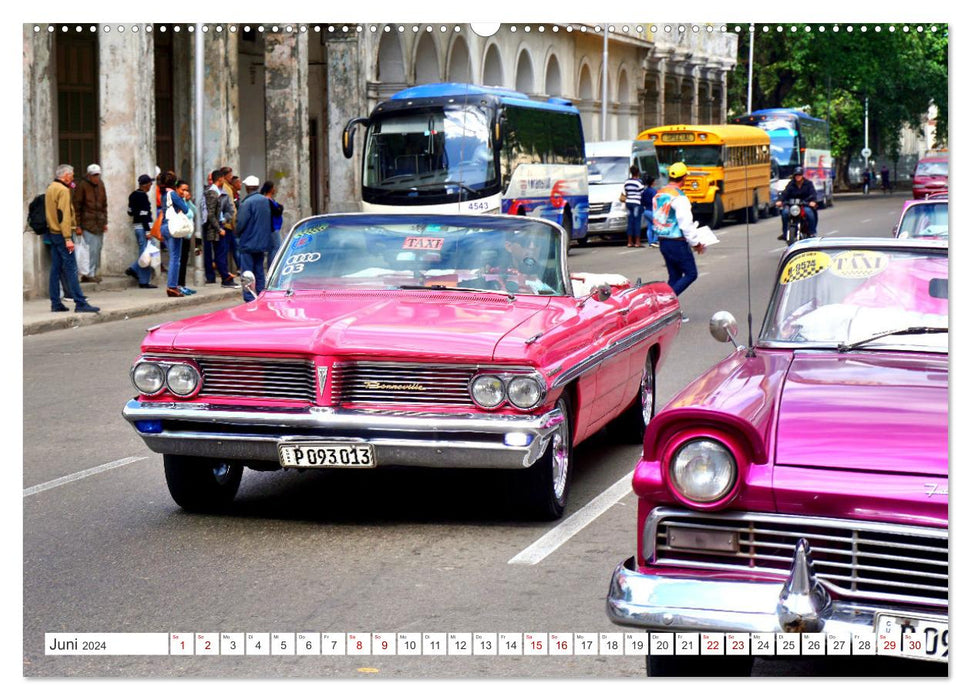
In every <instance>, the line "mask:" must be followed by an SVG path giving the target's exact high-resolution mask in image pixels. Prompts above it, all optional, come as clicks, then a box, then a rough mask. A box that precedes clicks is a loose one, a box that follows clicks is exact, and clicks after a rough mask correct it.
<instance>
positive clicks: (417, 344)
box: [143, 290, 550, 361]
mask: <svg viewBox="0 0 971 700" xmlns="http://www.w3.org/2000/svg"><path fill="white" fill-rule="evenodd" d="M549 303H550V300H549V299H548V298H541V297H526V296H520V297H517V298H516V299H515V301H510V300H509V299H508V298H507V297H505V296H504V295H499V294H477V293H474V292H440V293H439V292H423V291H417V292H411V291H395V290H389V291H369V290H364V291H360V292H354V293H344V292H313V293H311V292H298V293H295V294H294V295H293V296H292V297H289V298H288V297H286V296H285V295H284V294H283V293H280V292H269V293H266V294H264V295H262V296H261V297H260V298H259V299H258V300H257V301H255V302H252V303H250V304H242V305H239V306H235V307H233V308H230V309H225V310H222V311H218V312H216V313H212V314H207V315H204V316H197V317H195V318H191V319H187V320H185V321H176V322H173V323H170V324H166V325H164V326H161V327H160V328H158V329H157V330H155V331H153V332H152V333H150V334H149V336H148V337H147V338H146V339H145V342H144V343H143V348H144V349H145V350H146V351H149V350H153V351H156V352H159V351H166V350H172V351H179V352H193V353H200V354H203V353H214V354H215V353H231V354H236V353H241V354H253V355H260V354H313V355H335V354H339V355H367V356H368V357H370V358H375V359H376V358H377V357H389V356H390V357H396V358H408V357H411V358H421V359H448V360H451V361H454V360H455V359H457V358H459V359H464V360H469V361H488V360H491V359H492V358H493V355H494V351H495V347H496V345H497V343H498V342H499V341H500V340H501V339H502V338H503V337H504V336H505V335H506V334H508V333H509V332H510V331H512V330H513V329H515V328H516V327H517V326H519V325H521V324H523V323H525V322H526V321H528V320H529V319H530V318H532V317H533V316H534V315H536V314H537V313H539V312H541V311H542V310H543V309H545V308H546V307H547V306H548V305H549Z"/></svg>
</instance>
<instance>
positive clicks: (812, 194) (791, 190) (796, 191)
mask: <svg viewBox="0 0 971 700" xmlns="http://www.w3.org/2000/svg"><path fill="white" fill-rule="evenodd" d="M791 199H801V200H802V201H803V203H804V204H806V207H805V208H804V210H805V212H806V221H807V223H808V224H809V235H810V236H815V235H816V218H817V217H816V188H815V187H814V186H813V183H812V182H810V181H809V180H807V179H806V178H805V177H804V176H803V172H802V167H800V166H797V167H796V169H795V170H793V171H792V179H791V180H789V184H788V185H786V188H785V189H784V190H783V191H782V194H781V195H779V199H778V201H777V202H776V203H775V205H776V206H777V207H779V208H781V209H782V212H781V213H782V235H781V236H779V240H780V241H784V240H785V239H786V230H787V229H788V228H789V209H788V208H787V207H785V206H783V202H787V201H789V200H791Z"/></svg>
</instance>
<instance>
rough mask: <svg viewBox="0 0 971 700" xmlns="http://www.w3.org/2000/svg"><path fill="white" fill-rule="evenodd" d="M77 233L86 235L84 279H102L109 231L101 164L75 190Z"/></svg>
mask: <svg viewBox="0 0 971 700" xmlns="http://www.w3.org/2000/svg"><path fill="white" fill-rule="evenodd" d="M74 213H75V215H76V216H77V220H76V224H75V225H76V228H75V233H76V234H77V235H78V236H79V237H83V238H84V245H85V246H86V247H87V253H88V255H87V264H86V265H82V267H83V269H81V270H79V272H80V273H81V281H82V282H100V281H101V275H100V274H99V273H100V271H101V248H102V247H103V244H104V234H105V231H107V230H108V195H107V193H106V191H105V185H104V182H102V181H101V166H100V165H98V164H97V163H92V164H91V165H89V166H88V172H87V175H86V177H85V178H84V179H83V180H81V182H79V183H78V186H77V187H76V188H75V190H74Z"/></svg>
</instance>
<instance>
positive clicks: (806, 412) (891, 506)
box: [607, 237, 948, 675]
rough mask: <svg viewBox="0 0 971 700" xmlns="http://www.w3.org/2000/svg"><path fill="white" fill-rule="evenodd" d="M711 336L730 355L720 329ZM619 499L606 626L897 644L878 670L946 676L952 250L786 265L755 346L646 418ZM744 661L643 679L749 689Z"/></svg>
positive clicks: (661, 667)
mask: <svg viewBox="0 0 971 700" xmlns="http://www.w3.org/2000/svg"><path fill="white" fill-rule="evenodd" d="M710 329H711V332H712V335H713V336H715V338H716V339H717V340H720V341H726V342H727V341H729V340H730V341H731V342H732V343H733V344H734V343H735V340H734V339H735V336H736V335H737V332H738V329H737V325H736V322H735V320H734V319H733V318H732V317H731V314H728V313H727V312H719V313H716V314H715V315H714V316H713V317H712V319H711V324H710ZM633 489H634V492H635V494H636V495H637V497H638V513H637V550H636V552H635V555H634V556H633V557H632V558H630V559H628V560H626V561H624V562H623V563H621V564H620V565H619V566H618V567H617V568H616V570H615V571H614V574H613V577H612V579H611V583H610V588H609V592H608V596H607V614H608V617H609V618H610V619H611V620H612V621H613V622H615V623H617V624H619V625H626V626H633V627H639V628H641V629H643V630H648V631H654V632H662V631H663V632H679V631H693V632H698V631H702V632H711V633H719V632H724V633H727V632H749V633H751V632H766V633H773V632H790V633H803V632H805V633H809V632H826V633H830V632H832V633H837V634H846V635H850V634H852V633H853V632H854V631H861V632H863V633H867V634H876V633H882V634H886V635H888V636H889V639H890V640H891V641H894V640H896V641H895V644H894V646H892V647H889V646H888V647H887V648H885V649H881V651H880V653H881V654H884V653H886V654H893V655H899V656H903V657H908V658H916V659H921V660H926V661H934V662H947V660H948V251H947V243H946V242H945V241H940V240H930V239H916V240H914V239H906V240H903V239H891V238H884V239H878V238H836V237H832V238H824V239H810V240H806V241H801V242H799V243H796V244H795V245H793V246H791V247H790V248H789V249H788V250H787V251H786V253H785V254H784V256H783V258H782V260H781V261H780V265H779V268H778V275H777V278H776V285H775V289H774V292H773V295H772V297H771V301H770V303H769V307H768V311H767V314H766V317H765V321H764V323H763V325H762V330H761V333H760V335H759V336H758V340H757V341H756V342H755V343H754V347H752V348H746V347H738V346H737V345H736V349H735V351H734V352H732V353H731V354H730V355H729V356H728V357H727V358H726V359H724V360H722V361H721V362H719V363H717V364H716V365H715V366H714V367H712V368H711V369H710V370H708V371H707V372H705V373H704V374H702V375H701V376H700V377H699V378H698V379H696V380H695V381H693V382H692V383H690V384H689V385H688V386H687V387H686V388H685V389H684V390H683V391H682V392H681V393H679V394H678V395H676V396H675V397H674V398H673V399H672V400H671V402H670V403H668V405H667V406H665V407H664V408H663V409H662V410H661V411H659V412H658V414H657V415H656V416H655V418H654V420H652V421H651V423H650V425H649V426H648V429H647V431H646V434H645V437H644V451H643V455H642V457H641V459H640V461H639V462H638V464H637V466H636V469H635V472H634V479H633ZM625 539H626V536H625ZM904 631H908V632H911V633H912V634H914V635H915V637H914V638H915V639H917V640H918V641H919V644H916V645H903V644H902V633H903V632H904ZM753 654H757V652H755V651H753ZM752 660H753V657H752V656H721V657H711V656H704V655H703V656H700V657H698V656H691V657H684V656H680V657H679V656H650V657H649V658H648V671H649V673H651V674H652V675H682V674H684V675H745V674H747V673H748V672H750V671H751V665H752Z"/></svg>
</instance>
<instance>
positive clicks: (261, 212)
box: [236, 175, 273, 301]
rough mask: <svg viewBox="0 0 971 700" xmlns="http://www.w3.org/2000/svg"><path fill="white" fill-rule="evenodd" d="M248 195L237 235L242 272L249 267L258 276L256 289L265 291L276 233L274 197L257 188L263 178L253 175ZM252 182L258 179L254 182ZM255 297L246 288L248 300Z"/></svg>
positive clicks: (242, 205) (245, 293) (240, 213)
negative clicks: (269, 252) (268, 256)
mask: <svg viewBox="0 0 971 700" xmlns="http://www.w3.org/2000/svg"><path fill="white" fill-rule="evenodd" d="M246 180H247V182H245V183H244V184H245V186H246V191H247V192H248V194H247V195H246V199H244V200H243V203H242V204H240V205H239V215H238V216H237V217H236V235H237V238H238V241H239V257H240V266H239V269H240V271H241V272H245V271H247V270H249V271H250V272H252V273H253V275H254V276H255V277H256V293H257V294H259V293H260V292H262V291H263V286H264V284H265V276H264V272H263V258H264V257H265V256H266V251H267V250H268V249H269V248H270V245H271V243H272V240H273V238H272V236H273V223H272V218H271V211H270V200H268V199H267V198H266V197H265V196H264V195H262V194H260V193H259V192H257V191H256V189H257V188H258V187H259V184H260V181H259V180H257V179H256V178H255V177H253V176H252V175H251V176H250V177H248V178H246ZM249 182H254V184H252V185H250V184H248V183H249ZM253 299H254V297H253V296H252V295H251V294H250V293H249V292H248V291H246V290H244V292H243V300H244V301H252V300H253Z"/></svg>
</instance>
